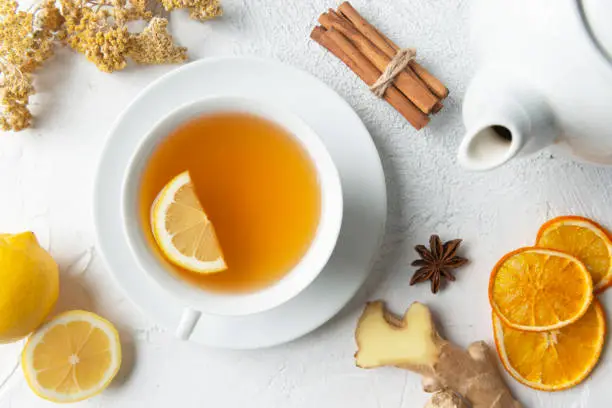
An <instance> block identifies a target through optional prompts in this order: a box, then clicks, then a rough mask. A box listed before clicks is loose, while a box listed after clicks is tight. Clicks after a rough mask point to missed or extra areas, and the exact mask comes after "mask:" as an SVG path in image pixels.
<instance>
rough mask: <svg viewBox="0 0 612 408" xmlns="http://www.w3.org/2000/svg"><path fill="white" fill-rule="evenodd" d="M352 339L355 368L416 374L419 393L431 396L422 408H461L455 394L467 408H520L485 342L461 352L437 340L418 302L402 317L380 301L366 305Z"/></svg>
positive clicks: (424, 310) (436, 335)
mask: <svg viewBox="0 0 612 408" xmlns="http://www.w3.org/2000/svg"><path fill="white" fill-rule="evenodd" d="M355 337H356V341H357V347H358V350H357V353H356V354H355V359H356V362H357V366H358V367H361V368H374V367H381V366H396V367H399V368H404V369H407V370H411V371H413V372H416V373H418V374H421V375H422V376H423V388H424V390H425V391H426V392H435V393H436V394H434V396H433V397H432V398H431V400H430V401H429V402H428V405H427V407H428V408H442V407H451V408H463V407H465V406H467V404H466V403H465V402H464V401H463V400H462V399H461V398H459V397H458V395H460V396H461V397H463V399H465V400H467V402H469V403H470V404H471V405H472V407H473V408H521V404H520V403H519V402H518V401H516V400H515V399H514V398H513V397H512V395H511V394H510V391H509V390H508V388H507V387H506V385H505V384H504V382H503V380H502V378H501V376H500V374H499V371H498V370H497V366H496V362H495V360H494V359H493V358H492V357H491V355H490V353H489V349H488V347H487V345H486V343H484V342H482V341H478V342H475V343H472V344H471V345H470V346H469V347H468V348H467V350H464V349H463V348H461V347H458V346H456V345H454V344H452V343H451V342H449V341H447V340H445V339H443V338H442V337H441V336H440V335H439V334H438V332H437V331H436V328H435V325H434V323H433V320H432V317H431V312H430V311H429V309H428V308H427V306H425V305H423V304H421V303H413V304H412V306H410V308H409V309H408V310H407V311H406V313H405V314H404V317H403V318H399V317H397V316H395V315H393V314H391V313H390V312H389V311H388V310H386V308H385V305H384V303H383V302H380V301H377V302H372V303H369V304H368V305H367V306H366V308H365V310H364V312H363V314H362V316H361V318H360V319H359V323H358V325H357V330H356V332H355ZM454 394H458V395H454Z"/></svg>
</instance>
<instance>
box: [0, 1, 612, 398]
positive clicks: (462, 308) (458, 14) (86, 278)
mask: <svg viewBox="0 0 612 408" xmlns="http://www.w3.org/2000/svg"><path fill="white" fill-rule="evenodd" d="M223 3H224V6H225V12H226V13H225V17H223V18H222V19H219V20H217V21H213V22H209V23H205V24H199V23H196V22H192V21H188V20H187V18H186V16H185V15H184V14H181V13H176V14H174V15H173V17H172V24H173V26H172V29H173V32H174V33H175V35H176V36H177V38H178V39H179V41H180V42H181V43H182V44H183V45H186V46H188V47H189V49H190V55H191V57H192V59H197V58H207V57H211V56H219V55H257V56H265V57H269V58H273V59H278V60H281V61H284V62H287V63H290V64H293V65H295V66H297V67H300V68H302V69H304V70H306V71H309V72H311V73H313V74H314V75H316V76H317V77H319V78H320V79H322V80H323V81H325V82H326V83H328V84H329V85H331V86H332V87H333V88H334V89H336V90H337V91H338V92H339V93H340V94H341V95H342V96H344V97H345V98H346V99H347V100H348V101H349V103H350V104H351V105H352V106H353V107H354V108H355V109H356V111H357V112H358V113H359V115H360V116H361V117H362V119H363V120H364V122H365V124H366V125H367V127H368V129H369V130H370V132H371V133H372V136H373V138H374V141H375V143H376V145H377V146H378V149H379V151H380V154H381V156H382V160H383V164H384V167H385V172H386V176H387V185H388V190H389V224H388V231H387V237H386V239H385V244H384V248H383V250H382V252H381V256H380V259H379V261H378V262H377V264H376V267H375V270H374V271H373V273H372V278H371V279H370V280H369V281H368V283H367V284H366V287H365V288H364V290H363V291H362V292H361V293H360V294H359V296H358V297H357V298H356V299H354V300H353V302H351V304H349V306H348V307H347V308H346V309H345V310H344V311H343V312H342V313H341V314H340V315H339V316H337V317H336V318H335V319H333V320H332V321H331V322H330V323H328V324H326V325H325V326H323V327H322V328H321V329H319V330H317V331H316V332H314V333H312V334H311V335H309V336H306V337H305V338H302V339H300V340H297V341H295V342H293V343H290V344H287V345H284V346H280V347H276V348H272V349H266V350H260V351H249V352H228V351H222V350H213V349H206V348H203V347H201V346H198V345H195V344H190V343H181V342H179V341H177V340H174V339H173V338H172V335H171V334H170V333H167V332H165V331H164V330H163V329H162V328H159V327H157V326H156V325H155V324H154V323H153V322H151V321H149V320H147V319H146V318H145V317H143V316H142V315H141V314H140V313H139V312H138V311H137V310H136V309H135V308H134V307H133V306H132V305H131V303H130V302H129V301H128V300H127V299H126V298H125V297H124V296H123V294H122V293H121V292H120V291H119V288H118V287H116V286H115V285H114V283H113V282H112V281H111V279H110V277H109V275H108V273H107V271H106V270H105V268H104V266H103V264H102V262H101V260H100V258H99V257H98V256H97V254H96V252H95V249H93V245H94V234H93V226H92V217H91V208H92V202H91V200H92V180H93V177H94V174H95V168H96V163H97V160H98V157H99V153H100V152H101V150H102V146H103V145H104V141H105V136H106V133H107V131H108V129H109V128H110V125H111V123H112V122H113V121H114V120H115V118H116V117H117V115H118V114H119V113H120V112H121V111H122V110H123V109H124V108H125V107H126V105H127V104H128V103H129V102H130V100H131V99H132V98H134V97H135V96H136V95H137V94H138V92H139V91H140V90H141V89H142V88H144V87H145V86H146V85H147V84H149V83H150V82H151V81H153V80H154V79H156V78H158V77H159V76H160V75H162V74H163V73H165V72H167V71H169V70H171V69H172V67H169V66H164V67H152V68H137V69H128V70H126V71H124V72H120V73H115V74H112V75H108V74H104V73H101V72H98V71H97V70H96V68H95V67H94V66H93V65H91V64H89V63H88V62H86V61H85V59H84V58H83V57H82V56H81V55H74V54H72V53H70V52H67V51H64V52H60V54H59V55H58V56H57V58H55V59H54V60H53V61H52V62H50V63H49V64H48V66H46V67H45V69H43V71H42V73H41V75H40V76H39V77H38V78H39V79H38V81H37V88H38V89H39V91H40V95H39V97H37V99H36V101H37V107H36V110H37V119H38V120H37V122H36V129H33V130H29V131H27V132H22V133H19V134H5V135H2V137H0V230H1V231H3V232H16V231H21V230H24V229H32V230H34V231H35V232H36V233H37V235H38V237H39V239H40V241H41V242H43V244H44V245H46V246H48V247H49V248H50V250H51V253H52V255H53V256H54V257H55V258H56V259H57V261H58V262H59V263H60V265H61V269H62V287H61V301H60V304H59V307H58V308H59V310H65V309H71V308H85V309H89V310H93V311H96V312H98V313H100V314H102V315H103V316H105V317H107V318H109V319H110V320H111V321H113V322H114V323H115V324H116V325H117V326H118V327H119V328H120V330H121V334H122V340H123V347H124V354H125V357H124V364H123V367H122V370H121V371H120V374H119V377H118V378H117V379H116V380H115V382H114V383H113V384H112V386H111V387H110V388H109V389H108V390H107V391H106V392H104V393H103V394H102V395H100V396H98V397H96V398H94V399H92V400H90V401H87V402H83V403H80V404H77V405H78V406H90V407H111V406H112V407H118V408H120V407H139V406H147V407H169V406H180V407H184V408H189V407H242V406H249V407H266V408H272V407H282V408H288V407H296V408H298V407H299V408H306V407H321V408H324V407H356V408H357V407H359V408H361V407H371V408H386V407H392V408H401V407H420V406H422V405H423V403H424V401H425V400H426V394H424V393H423V392H421V390H420V386H419V378H418V377H417V376H416V375H413V374H411V373H407V372H404V371H401V370H398V369H391V368H389V369H378V370H373V371H365V370H359V369H357V368H355V367H354V366H353V360H352V355H353V353H354V351H355V345H354V342H353V330H354V326H355V320H356V318H357V317H358V315H359V313H360V311H361V307H362V305H363V303H364V301H365V300H366V299H367V298H371V299H374V298H383V299H386V300H387V301H388V302H389V303H390V305H391V307H392V308H393V309H394V310H395V311H398V312H400V311H402V310H403V309H404V308H405V307H407V306H408V305H409V304H410V303H411V302H413V301H415V300H419V301H422V302H425V303H427V304H428V305H430V306H431V307H432V308H433V309H434V310H435V312H436V313H437V316H438V318H439V321H440V323H441V325H442V326H443V328H444V329H443V332H444V333H445V334H446V335H447V336H448V337H449V338H451V339H453V340H454V341H456V342H458V343H460V344H463V345H466V344H468V343H469V342H470V341H473V340H477V339H485V340H487V341H489V342H490V341H491V338H492V334H491V327H490V322H489V321H490V311H489V306H488V301H487V295H486V291H487V282H488V275H489V270H490V268H491V267H492V265H493V264H494V263H495V261H496V260H497V259H498V258H499V257H500V256H501V255H502V254H504V253H506V252H508V251H509V250H511V249H513V248H516V247H519V246H522V245H528V244H530V243H532V242H533V239H534V236H535V233H536V231H537V229H538V226H539V225H540V224H541V223H542V222H544V221H545V220H546V219H547V218H549V217H551V216H555V215H559V214H566V213H572V214H580V215H586V216H590V217H593V218H595V219H596V220H599V221H601V222H602V223H603V224H605V225H608V226H611V227H612V211H611V206H610V203H611V202H612V190H610V189H609V186H610V184H611V182H612V170H609V169H602V168H595V167H590V166H587V165H581V164H576V163H573V162H570V161H568V160H567V159H564V158H561V157H553V156H551V155H550V154H548V153H542V154H540V155H538V156H537V157H534V158H531V159H528V160H523V161H517V162H514V163H511V164H510V165H508V166H506V167H504V168H502V169H499V170H497V171H493V172H489V173H484V174H479V173H466V172H464V171H462V169H461V168H459V167H458V165H457V163H456V160H455V151H456V149H457V146H458V143H459V140H460V138H461V135H462V132H463V128H462V124H461V116H460V100H461V96H462V95H463V93H464V91H465V88H466V85H467V83H468V79H469V78H470V75H471V73H472V72H473V70H474V66H473V64H474V63H473V58H472V57H471V54H470V52H469V50H468V44H467V37H468V27H467V25H468V23H467V14H468V10H467V9H468V3H467V2H466V1H458V0H437V1H435V2H434V1H429V0H411V1H409V0H386V1H376V2H375V1H367V0H354V2H353V4H354V5H355V6H356V7H357V8H358V9H359V10H360V11H362V12H363V14H364V15H365V16H366V17H367V18H368V19H369V20H370V21H372V22H374V23H375V24H376V25H377V26H379V27H380V28H381V29H382V30H383V31H384V32H385V33H387V34H388V35H389V36H390V37H391V38H393V39H394V40H396V41H397V42H398V43H400V44H401V45H405V46H416V47H418V50H419V59H420V61H422V63H423V64H424V65H425V66H427V67H430V68H431V70H432V71H433V72H434V73H435V74H437V75H438V76H439V77H440V78H442V79H443V80H444V81H445V82H446V83H447V84H448V86H449V88H450V89H451V97H450V98H449V100H448V101H447V102H446V108H445V110H444V111H443V112H442V113H441V114H440V115H438V116H437V117H436V118H435V119H434V120H433V121H432V123H431V124H430V125H429V126H428V127H427V128H426V129H425V130H424V131H422V132H420V133H418V134H417V133H416V132H415V131H413V130H412V129H411V128H410V127H409V125H408V124H407V123H406V122H405V121H404V120H403V119H402V118H401V117H400V116H399V115H398V114H397V113H396V112H394V111H393V110H392V109H391V108H390V107H389V106H388V105H386V104H385V103H382V102H380V101H378V100H376V99H375V98H374V97H373V96H371V95H370V94H369V93H368V92H367V90H366V89H365V88H364V86H363V85H362V84H361V83H360V82H358V81H357V80H356V78H355V77H354V75H353V74H352V73H350V72H348V70H347V69H345V67H344V66H341V65H340V63H339V62H338V61H337V60H335V59H334V58H332V56H330V55H328V54H327V53H326V52H324V51H323V50H322V49H321V48H320V47H319V46H318V45H317V44H314V43H312V42H311V41H310V40H309V38H308V35H309V32H310V29H311V28H312V26H313V24H314V21H315V20H316V17H317V15H318V14H319V13H320V12H322V11H323V10H325V9H326V8H327V7H330V6H332V7H333V6H336V5H337V3H336V2H335V1H326V0H302V1H286V0H224V2H223ZM177 92H180V90H178V89H177ZM322 114H324V113H322ZM330 120H334V119H333V118H330ZM349 144H350V141H349V140H347V145H349ZM434 232H435V233H439V234H441V236H442V237H443V238H444V239H451V238H455V237H461V238H463V239H464V240H465V245H464V254H465V255H466V256H468V257H469V258H470V259H471V260H472V263H471V264H470V265H469V266H468V267H465V268H463V269H462V270H460V271H459V272H458V273H457V277H458V281H457V282H455V283H454V284H453V285H452V286H448V287H446V288H445V290H444V291H443V292H441V294H439V295H438V296H433V295H431V294H430V293H429V287H428V285H427V284H423V285H420V286H414V287H410V286H409V284H408V282H409V280H410V276H411V274H412V268H410V267H409V263H410V262H411V261H412V260H413V259H414V258H415V254H414V251H413V249H412V248H413V247H414V245H415V244H418V243H424V242H426V240H427V238H428V237H429V235H430V234H431V233H434ZM603 297H604V298H605V299H606V300H608V301H607V302H606V303H607V306H608V310H610V311H612V308H610V306H612V301H611V299H612V294H611V293H606V294H605V295H604V296H603ZM20 348H21V344H15V345H8V346H0V408H9V407H12V408H21V407H38V406H40V407H42V406H50V405H51V404H50V403H47V402H45V401H42V400H39V399H37V398H36V397H35V396H34V395H33V394H32V393H31V392H30V390H29V389H28V387H27V385H26V384H25V381H24V379H23V376H22V373H21V371H20V369H19V368H17V369H16V371H15V372H14V373H13V374H12V375H11V372H13V371H14V368H15V367H16V362H17V356H18V352H19V350H20ZM611 360H612V356H611V355H610V353H609V352H606V353H604V356H603V358H602V362H601V363H600V365H599V366H598V368H597V369H596V371H595V372H594V374H593V375H592V377H591V378H590V379H589V380H588V381H587V382H586V383H584V384H583V385H581V386H578V387H576V388H574V389H572V390H570V391H566V392H560V393H555V394H547V393H542V392H535V391H531V390H529V389H527V388H525V387H523V386H521V385H519V384H518V383H516V382H514V381H512V380H509V383H510V384H511V386H512V389H513V391H514V392H515V394H516V395H517V396H518V397H519V398H520V399H521V400H522V401H523V403H524V404H525V406H530V407H608V406H610V405H611V404H612V393H610V392H609V386H608V385H607V384H608V383H609V382H610V381H612V365H611V364H610V363H611ZM5 378H6V380H5Z"/></svg>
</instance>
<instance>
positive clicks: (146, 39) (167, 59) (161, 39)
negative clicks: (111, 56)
mask: <svg viewBox="0 0 612 408" xmlns="http://www.w3.org/2000/svg"><path fill="white" fill-rule="evenodd" d="M167 27H168V20H166V19H165V18H161V17H153V19H152V20H151V21H150V22H149V25H148V26H147V27H146V28H145V29H144V30H143V32H142V33H140V34H137V35H133V36H132V37H131V38H130V42H129V46H128V55H129V56H130V58H132V59H133V60H134V61H135V62H137V63H138V64H176V63H181V62H184V61H185V60H187V48H185V47H178V46H176V45H175V44H174V41H173V39H172V36H171V35H170V33H169V32H168V30H167Z"/></svg>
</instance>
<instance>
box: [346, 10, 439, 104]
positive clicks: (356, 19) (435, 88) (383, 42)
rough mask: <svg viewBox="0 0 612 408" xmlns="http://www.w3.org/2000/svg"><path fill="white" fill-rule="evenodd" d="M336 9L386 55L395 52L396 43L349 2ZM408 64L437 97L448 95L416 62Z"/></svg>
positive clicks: (390, 55) (396, 49)
mask: <svg viewBox="0 0 612 408" xmlns="http://www.w3.org/2000/svg"><path fill="white" fill-rule="evenodd" d="M338 11H339V12H340V13H341V15H343V16H344V17H345V18H346V19H347V20H349V21H350V22H351V23H352V24H353V26H354V27H355V28H356V29H357V31H359V32H360V33H361V34H362V35H363V36H364V37H366V38H367V39H369V40H370V41H371V42H372V43H373V44H375V45H376V47H378V48H379V49H380V50H381V51H382V52H383V53H384V54H385V55H386V56H387V57H389V58H393V56H395V54H397V52H398V51H399V49H400V48H399V47H398V46H397V44H395V43H394V42H393V41H391V40H390V39H389V38H388V37H387V36H385V35H384V34H383V33H381V32H380V31H378V30H377V29H376V27H374V26H373V25H372V24H370V23H368V21H367V20H366V19H365V18H363V17H362V16H361V15H360V14H359V12H358V11H357V10H355V8H353V6H352V5H351V3H349V2H348V1H345V2H344V3H342V4H341V5H340V7H338ZM409 66H410V67H411V68H412V69H413V70H414V72H415V73H416V74H417V75H418V76H419V77H420V78H421V79H422V80H423V82H424V83H425V84H426V85H427V87H428V88H429V89H430V90H431V91H432V92H433V93H434V94H435V95H436V96H437V97H438V98H440V99H444V98H446V97H447V96H448V88H446V86H444V84H443V83H442V82H441V81H440V80H439V79H438V78H436V77H435V76H433V75H432V74H431V73H430V72H429V71H427V70H426V69H425V68H424V67H423V66H421V65H420V64H419V63H418V62H416V61H410V64H409Z"/></svg>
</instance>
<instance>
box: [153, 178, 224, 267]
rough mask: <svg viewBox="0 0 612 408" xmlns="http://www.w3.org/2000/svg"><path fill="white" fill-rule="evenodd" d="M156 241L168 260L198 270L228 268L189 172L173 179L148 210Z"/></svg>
mask: <svg viewBox="0 0 612 408" xmlns="http://www.w3.org/2000/svg"><path fill="white" fill-rule="evenodd" d="M151 225H152V228H153V235H154V237H155V241H156V242H157V245H158V246H159V248H160V249H161V251H162V252H163V253H164V255H165V256H166V257H167V258H168V260H169V261H170V262H172V263H174V264H175V265H178V266H180V267H181V268H184V269H187V270H189V271H191V272H197V273H215V272H220V271H223V270H225V269H227V266H226V264H225V260H224V258H223V253H222V251H221V246H220V245H219V241H218V239H217V234H216V233H215V228H214V227H213V224H212V222H211V221H210V220H209V219H208V216H207V215H206V213H205V212H204V209H203V208H202V206H201V205H200V202H199V201H198V197H197V196H196V193H195V189H194V187H193V184H192V183H191V178H190V177H189V172H183V173H181V174H179V175H178V176H176V177H175V178H174V179H172V180H171V181H170V182H169V183H168V184H166V186H165V187H164V188H163V189H162V191H161V192H160V193H159V195H158V196H157V198H156V199H155V202H154V204H153V209H152V212H151Z"/></svg>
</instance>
